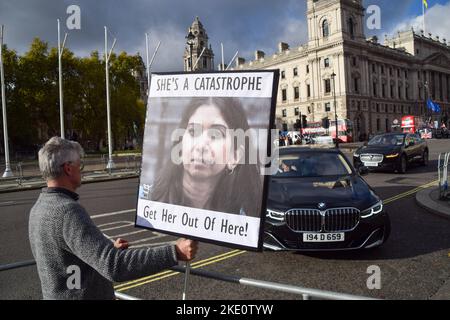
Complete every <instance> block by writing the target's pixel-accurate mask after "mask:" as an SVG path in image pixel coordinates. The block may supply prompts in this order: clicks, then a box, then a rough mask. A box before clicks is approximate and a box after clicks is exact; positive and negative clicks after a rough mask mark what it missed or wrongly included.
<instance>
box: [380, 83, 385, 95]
mask: <svg viewBox="0 0 450 320" xmlns="http://www.w3.org/2000/svg"><path fill="white" fill-rule="evenodd" d="M381 91H382V92H381V94H382V96H383V98H385V97H386V84H385V83H383V84H382V85H381Z"/></svg>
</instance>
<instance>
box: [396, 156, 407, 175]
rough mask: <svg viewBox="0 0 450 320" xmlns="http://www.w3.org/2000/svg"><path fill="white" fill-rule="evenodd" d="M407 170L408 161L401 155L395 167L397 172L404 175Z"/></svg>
mask: <svg viewBox="0 0 450 320" xmlns="http://www.w3.org/2000/svg"><path fill="white" fill-rule="evenodd" d="M407 169H408V159H407V158H406V155H404V154H402V156H401V157H400V160H399V162H398V165H397V172H398V173H401V174H405V173H406V170H407Z"/></svg>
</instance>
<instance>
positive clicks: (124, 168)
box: [0, 154, 142, 187]
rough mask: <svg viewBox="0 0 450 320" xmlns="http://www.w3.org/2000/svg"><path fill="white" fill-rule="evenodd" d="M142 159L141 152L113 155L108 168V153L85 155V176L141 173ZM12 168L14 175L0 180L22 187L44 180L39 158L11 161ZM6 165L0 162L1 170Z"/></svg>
mask: <svg viewBox="0 0 450 320" xmlns="http://www.w3.org/2000/svg"><path fill="white" fill-rule="evenodd" d="M141 159H142V156H141V155H140V154H139V155H137V154H130V155H124V156H120V155H119V156H113V161H114V164H115V168H113V169H111V170H108V169H106V165H107V163H108V155H98V156H96V157H89V156H88V157H85V158H84V159H83V162H84V170H83V176H87V175H90V174H105V173H108V174H109V175H112V174H115V173H122V172H127V173H133V174H137V175H139V174H140V171H141ZM11 168H12V170H13V174H14V177H11V178H1V179H0V182H2V181H4V182H5V183H8V184H11V183H12V184H14V183H17V186H19V187H22V186H24V184H25V183H27V182H30V181H37V180H42V182H44V180H43V179H42V178H41V173H40V170H39V164H38V162H37V160H34V161H18V162H14V163H11ZM4 169H5V166H4V165H2V164H0V171H1V172H3V171H4Z"/></svg>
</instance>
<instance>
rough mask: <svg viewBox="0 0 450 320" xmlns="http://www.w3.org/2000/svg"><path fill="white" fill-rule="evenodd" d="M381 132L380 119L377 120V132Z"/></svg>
mask: <svg viewBox="0 0 450 320" xmlns="http://www.w3.org/2000/svg"><path fill="white" fill-rule="evenodd" d="M380 131H381V121H380V119H377V132H380Z"/></svg>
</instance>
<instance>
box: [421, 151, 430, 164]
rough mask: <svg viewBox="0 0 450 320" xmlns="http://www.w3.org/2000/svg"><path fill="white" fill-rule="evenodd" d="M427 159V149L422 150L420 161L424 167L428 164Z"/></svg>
mask: <svg viewBox="0 0 450 320" xmlns="http://www.w3.org/2000/svg"><path fill="white" fill-rule="evenodd" d="M428 161H429V154H428V150H425V151H424V152H423V155H422V162H421V164H422V165H423V166H424V167H426V166H427V165H428Z"/></svg>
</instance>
